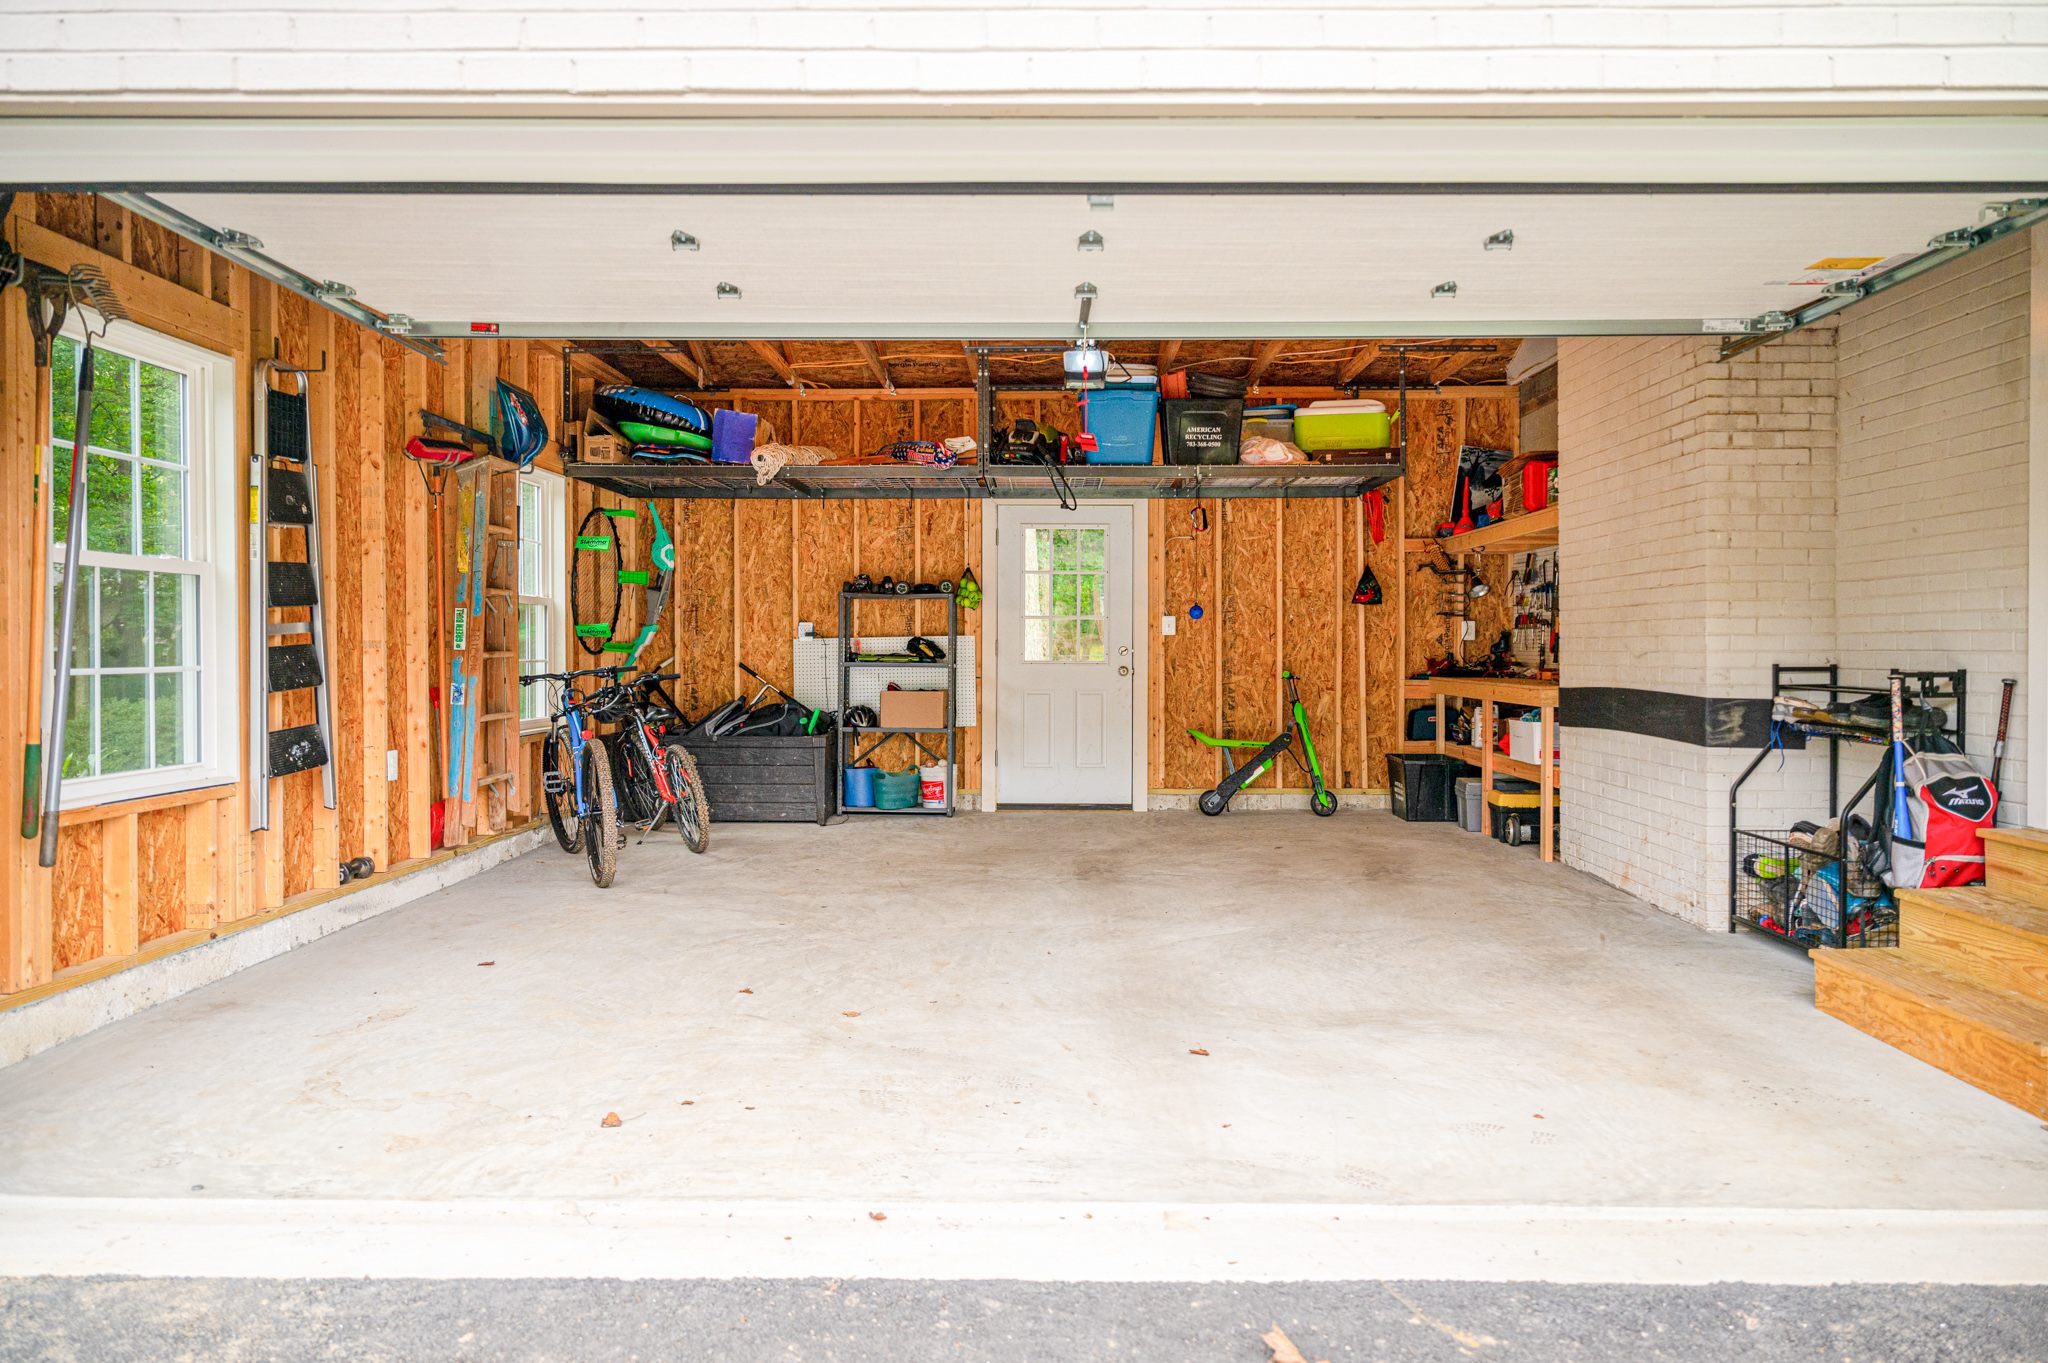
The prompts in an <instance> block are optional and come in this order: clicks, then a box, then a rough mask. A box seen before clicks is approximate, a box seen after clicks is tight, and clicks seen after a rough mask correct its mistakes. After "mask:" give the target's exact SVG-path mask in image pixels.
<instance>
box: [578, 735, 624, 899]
mask: <svg viewBox="0 0 2048 1363" xmlns="http://www.w3.org/2000/svg"><path fill="white" fill-rule="evenodd" d="M583 800H584V805H585V808H584V813H583V852H584V855H585V856H587V857H589V858H590V878H591V880H593V881H595V882H596V883H597V888H598V889H600V890H604V889H609V888H611V883H612V877H613V876H614V875H615V874H617V872H618V869H619V802H618V800H617V799H616V798H615V797H614V795H613V793H612V762H611V752H610V751H609V750H608V749H607V748H606V747H605V741H604V740H603V739H601V738H593V739H591V740H590V741H589V742H587V743H585V744H584V745H583Z"/></svg>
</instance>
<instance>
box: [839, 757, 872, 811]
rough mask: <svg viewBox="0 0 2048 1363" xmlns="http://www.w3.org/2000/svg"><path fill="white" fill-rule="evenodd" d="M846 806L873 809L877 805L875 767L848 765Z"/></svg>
mask: <svg viewBox="0 0 2048 1363" xmlns="http://www.w3.org/2000/svg"><path fill="white" fill-rule="evenodd" d="M846 807H847V808H848V809H873V808H874V807H875V769H874V768H873V767H848V768H847V769H846Z"/></svg>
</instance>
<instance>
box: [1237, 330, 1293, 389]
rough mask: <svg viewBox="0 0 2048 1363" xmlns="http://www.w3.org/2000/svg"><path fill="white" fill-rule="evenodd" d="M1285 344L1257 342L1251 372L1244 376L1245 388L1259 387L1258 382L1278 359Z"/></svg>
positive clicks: (1283, 342)
mask: <svg viewBox="0 0 2048 1363" xmlns="http://www.w3.org/2000/svg"><path fill="white" fill-rule="evenodd" d="M1286 344H1287V342H1285V341H1261V342H1259V349H1258V353H1257V354H1256V355H1254V356H1253V357H1252V372H1251V373H1249V374H1247V375H1246V376H1245V380H1244V386H1245V387H1247V388H1257V387H1258V386H1259V380H1260V379H1262V378H1264V377H1265V376H1266V370H1267V369H1269V368H1270V367H1271V366H1272V364H1273V361H1274V360H1275V359H1276V358H1278V357H1279V354H1280V349H1281V347H1282V346H1284V345H1286Z"/></svg>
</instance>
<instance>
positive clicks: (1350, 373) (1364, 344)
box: [1333, 341, 1380, 388]
mask: <svg viewBox="0 0 2048 1363" xmlns="http://www.w3.org/2000/svg"><path fill="white" fill-rule="evenodd" d="M1379 357H1380V343H1379V342H1378V341H1361V342H1359V344H1358V350H1357V352H1356V353H1355V354H1353V355H1352V357H1351V358H1350V359H1348V360H1346V361H1344V367H1343V368H1342V369H1339V370H1338V371H1337V382H1336V383H1335V384H1334V385H1333V386H1334V387H1337V388H1343V387H1345V386H1347V385H1348V384H1349V383H1350V382H1351V381H1352V380H1353V379H1355V378H1357V377H1358V376H1359V375H1360V374H1363V373H1364V372H1365V371H1366V370H1368V369H1370V368H1371V367H1372V362H1373V361H1374V360H1377V359H1378V358H1379Z"/></svg>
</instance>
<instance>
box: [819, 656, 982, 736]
mask: <svg viewBox="0 0 2048 1363" xmlns="http://www.w3.org/2000/svg"><path fill="white" fill-rule="evenodd" d="M925 637H926V638H927V639H932V636H930V635H926V636H925ZM910 639H911V636H910V635H908V634H898V635H891V636H886V637H877V636H870V635H862V636H861V641H860V643H861V648H862V650H863V651H864V652H868V653H896V652H900V651H901V650H902V649H903V647H904V646H905V645H907V644H908V643H909V642H910ZM932 642H933V643H935V644H937V645H938V646H939V647H940V648H944V647H945V646H946V640H945V636H944V635H940V636H939V637H938V638H936V639H932ZM792 648H793V661H794V663H795V669H794V672H795V676H796V698H797V699H798V700H799V701H801V702H803V703H804V704H805V705H808V706H810V707H811V708H812V709H814V710H833V711H836V710H838V709H839V649H840V641H839V640H837V639H797V640H795V641H793V644H792ZM959 663H960V667H959V669H958V671H957V672H956V673H955V674H954V676H955V682H956V685H958V687H959V690H958V691H957V692H956V693H955V694H954V697H953V722H954V724H955V725H956V726H958V727H960V728H963V729H971V728H973V727H974V726H975V721H976V716H977V714H978V712H979V706H978V705H977V704H976V701H975V690H974V636H973V635H971V634H963V635H961V636H960V657H959ZM945 680H946V673H945V670H944V669H943V668H938V667H857V668H855V669H854V670H853V672H852V674H851V682H850V689H851V690H852V692H853V696H852V698H851V699H850V700H849V701H848V702H847V703H848V704H850V705H875V704H878V703H879V700H878V698H879V697H880V696H881V694H882V689H883V688H884V687H886V686H888V684H889V683H890V682H895V683H896V684H897V685H898V686H901V687H903V688H904V689H905V690H931V689H933V688H935V687H939V686H942V685H944V684H945Z"/></svg>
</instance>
